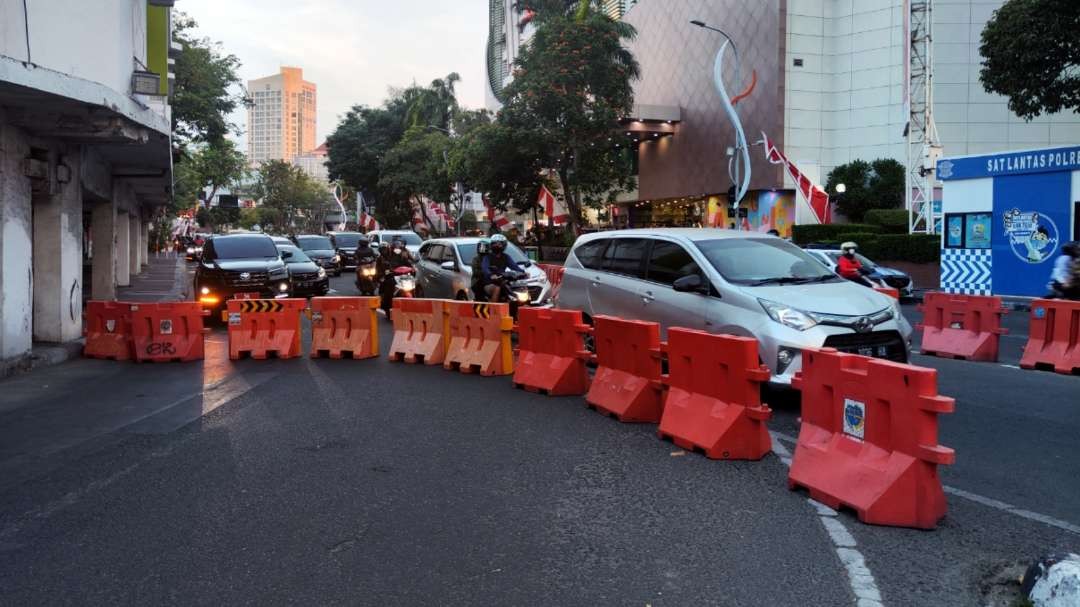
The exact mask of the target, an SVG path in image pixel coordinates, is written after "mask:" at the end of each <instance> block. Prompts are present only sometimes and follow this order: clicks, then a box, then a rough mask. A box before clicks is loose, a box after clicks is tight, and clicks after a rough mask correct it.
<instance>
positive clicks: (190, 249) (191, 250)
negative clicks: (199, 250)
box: [187, 247, 195, 255]
mask: <svg viewBox="0 0 1080 607" xmlns="http://www.w3.org/2000/svg"><path fill="white" fill-rule="evenodd" d="M187 252H188V254H189V255H190V254H191V253H194V252H195V247H188V248H187Z"/></svg>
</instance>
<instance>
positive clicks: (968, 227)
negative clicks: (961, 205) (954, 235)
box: [964, 213, 991, 249]
mask: <svg viewBox="0 0 1080 607" xmlns="http://www.w3.org/2000/svg"><path fill="white" fill-rule="evenodd" d="M990 218H991V215H990V213H968V214H967V216H966V217H965V218H964V247H965V248H968V249H989V248H990Z"/></svg>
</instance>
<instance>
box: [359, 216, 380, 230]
mask: <svg viewBox="0 0 1080 607" xmlns="http://www.w3.org/2000/svg"><path fill="white" fill-rule="evenodd" d="M360 227H361V228H363V229H364V230H365V231H367V232H370V231H372V230H378V229H379V222H378V221H376V220H375V218H374V217H372V216H371V215H368V214H367V213H366V212H361V213H360Z"/></svg>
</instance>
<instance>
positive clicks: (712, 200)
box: [611, 190, 795, 238]
mask: <svg viewBox="0 0 1080 607" xmlns="http://www.w3.org/2000/svg"><path fill="white" fill-rule="evenodd" d="M736 215H737V217H736ZM611 216H612V224H613V225H614V226H615V227H617V228H669V227H706V228H734V227H736V226H738V227H739V229H741V230H745V231H749V232H768V231H769V230H776V231H777V232H779V233H780V235H781V236H783V237H784V238H790V237H791V226H792V225H794V224H795V192H794V191H793V190H757V191H751V192H749V193H748V194H747V195H746V198H745V199H744V200H743V202H742V204H741V205H739V210H738V213H737V214H736V213H735V212H734V211H733V210H732V208H731V204H730V203H728V201H727V197H726V196H725V195H722V194H714V195H707V196H686V197H682V198H669V199H662V200H640V201H637V202H631V203H628V204H621V205H617V206H615V207H613V208H612V213H611Z"/></svg>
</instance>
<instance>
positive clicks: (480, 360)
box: [443, 301, 514, 375]
mask: <svg viewBox="0 0 1080 607" xmlns="http://www.w3.org/2000/svg"><path fill="white" fill-rule="evenodd" d="M444 305H445V306H446V310H447V316H448V321H449V322H448V330H449V342H448V344H447V348H446V359H445V360H444V361H443V367H444V368H446V369H451V370H458V371H461V372H462V373H478V374H480V375H510V374H512V373H513V372H514V352H513V349H512V348H511V345H510V334H511V333H512V332H513V330H514V319H513V318H511V317H510V306H509V304H505V303H493V304H474V303H472V302H467V301H447V302H445V303H444Z"/></svg>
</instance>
